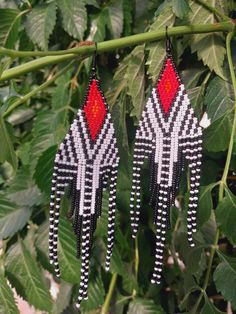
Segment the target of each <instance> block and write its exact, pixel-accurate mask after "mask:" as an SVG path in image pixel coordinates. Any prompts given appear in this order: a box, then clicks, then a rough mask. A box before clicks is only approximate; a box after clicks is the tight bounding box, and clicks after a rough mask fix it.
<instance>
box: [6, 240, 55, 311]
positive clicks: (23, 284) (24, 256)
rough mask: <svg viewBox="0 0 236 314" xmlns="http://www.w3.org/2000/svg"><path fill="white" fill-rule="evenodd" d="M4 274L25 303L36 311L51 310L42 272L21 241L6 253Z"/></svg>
mask: <svg viewBox="0 0 236 314" xmlns="http://www.w3.org/2000/svg"><path fill="white" fill-rule="evenodd" d="M6 274H7V276H8V278H9V280H10V282H11V284H12V285H13V286H14V287H15V288H16V291H17V293H18V294H19V295H21V296H22V297H23V298H24V299H25V300H26V301H28V302H29V303H30V304H32V305H34V306H35V307H36V308H37V309H40V310H45V311H50V310H51V307H52V300H51V297H50V293H49V290H48V288H47V286H46V283H45V282H44V279H43V276H42V272H41V270H40V268H39V267H38V265H37V263H36V261H35V260H34V259H33V258H32V256H31V254H30V252H29V251H28V249H27V248H26V246H25V244H24V242H23V241H21V240H19V241H18V243H17V244H16V245H14V246H12V247H11V248H10V250H9V251H8V254H7V257H6Z"/></svg>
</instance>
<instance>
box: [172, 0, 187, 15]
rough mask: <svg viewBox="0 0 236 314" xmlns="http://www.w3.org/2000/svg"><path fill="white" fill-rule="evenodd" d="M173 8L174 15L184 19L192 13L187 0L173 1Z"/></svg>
mask: <svg viewBox="0 0 236 314" xmlns="http://www.w3.org/2000/svg"><path fill="white" fill-rule="evenodd" d="M172 8H173V12H174V14H175V15H176V16H177V17H179V18H180V19H182V18H183V17H185V16H186V15H187V14H188V12H189V11H190V7H189V4H188V1H187V0H181V1H179V0H172Z"/></svg>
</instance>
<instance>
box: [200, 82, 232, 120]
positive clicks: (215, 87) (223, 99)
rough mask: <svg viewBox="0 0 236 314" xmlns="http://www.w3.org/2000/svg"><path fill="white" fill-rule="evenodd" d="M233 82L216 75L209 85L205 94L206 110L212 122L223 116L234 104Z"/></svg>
mask: <svg viewBox="0 0 236 314" xmlns="http://www.w3.org/2000/svg"><path fill="white" fill-rule="evenodd" d="M233 97H234V96H233V89H232V84H231V83H229V82H228V81H225V80H223V79H221V78H220V77H215V78H214V79H213V80H211V82H210V84H209V85H208V87H207V91H206V95H205V104H206V105H207V108H206V111H207V114H208V118H209V119H211V123H213V122H214V121H216V120H217V119H219V118H221V117H222V116H223V115H224V114H225V113H226V112H227V111H228V110H231V109H232V108H233V105H234V101H233Z"/></svg>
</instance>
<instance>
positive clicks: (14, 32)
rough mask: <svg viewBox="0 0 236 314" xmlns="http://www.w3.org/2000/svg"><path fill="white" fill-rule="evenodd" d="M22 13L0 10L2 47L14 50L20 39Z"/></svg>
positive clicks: (0, 44) (0, 42) (12, 10)
mask: <svg viewBox="0 0 236 314" xmlns="http://www.w3.org/2000/svg"><path fill="white" fill-rule="evenodd" d="M20 16H21V12H20V11H18V10H15V9H8V8H7V9H0V21H1V23H0V46H4V47H6V48H13V47H14V45H15V43H16V41H17V39H18V29H19V24H20Z"/></svg>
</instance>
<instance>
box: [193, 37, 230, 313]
mask: <svg viewBox="0 0 236 314" xmlns="http://www.w3.org/2000/svg"><path fill="white" fill-rule="evenodd" d="M233 36H234V32H230V33H228V35H227V37H226V51H227V60H228V64H229V70H230V75H231V80H232V84H233V90H234V98H235V103H234V119H233V126H232V132H231V136H230V141H229V148H228V153H227V157H226V162H225V167H224V171H223V175H222V178H221V181H220V186H219V202H221V201H222V200H223V197H224V189H225V187H226V186H227V175H228V172H229V167H230V161H231V158H232V153H233V145H234V137H235V131H236V76H235V73H234V65H233V60H232V53H231V47H230V44H231V40H232V38H233ZM219 234H220V231H219V229H218V228H217V231H216V235H215V240H214V244H213V245H212V247H211V252H210V258H209V263H208V267H207V273H206V277H205V281H204V284H203V287H202V291H201V293H200V295H199V297H198V299H197V302H196V304H195V306H194V308H193V314H194V313H197V309H198V307H199V305H200V303H201V300H202V297H203V295H204V293H205V292H206V289H207V286H208V283H209V279H210V273H211V267H212V263H213V259H214V255H215V252H216V249H217V244H218V240H219Z"/></svg>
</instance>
